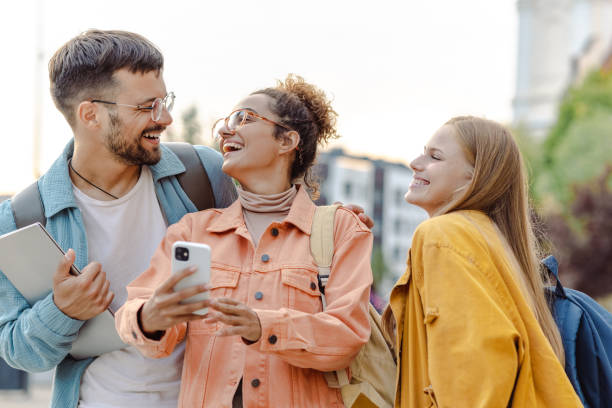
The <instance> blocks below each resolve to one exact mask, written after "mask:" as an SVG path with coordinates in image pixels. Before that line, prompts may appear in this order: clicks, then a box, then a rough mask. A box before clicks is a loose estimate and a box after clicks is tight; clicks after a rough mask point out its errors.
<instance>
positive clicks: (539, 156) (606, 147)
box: [518, 71, 612, 208]
mask: <svg viewBox="0 0 612 408" xmlns="http://www.w3.org/2000/svg"><path fill="white" fill-rule="evenodd" d="M518 133H519V141H520V139H521V138H520V134H521V132H520V130H519V132H518ZM611 133H612V75H610V73H605V72H602V71H595V72H593V73H591V74H590V75H589V76H588V77H587V78H586V79H585V80H584V82H583V83H582V84H581V85H579V86H576V87H574V88H572V89H570V90H569V91H568V92H567V94H566V96H565V97H564V99H563V101H562V102H561V106H560V108H559V118H558V120H557V123H556V124H555V126H554V127H553V128H552V129H551V130H550V132H549V134H548V136H547V137H546V139H545V140H544V141H543V142H542V143H541V144H539V146H538V145H537V144H534V143H533V142H531V143H527V145H526V146H522V150H523V154H524V156H525V157H526V161H527V162H528V165H529V167H531V178H532V186H531V187H532V188H531V192H532V196H533V197H534V198H535V199H536V200H537V201H540V203H543V204H544V206H545V207H546V206H549V205H550V204H551V203H556V207H557V208H568V207H569V205H570V203H571V202H572V201H573V199H574V193H573V191H572V189H571V186H572V185H573V184H576V183H583V182H586V181H588V180H592V179H593V178H595V177H597V176H598V175H599V174H601V173H602V171H603V170H604V168H605V166H606V164H608V163H610V162H612V137H611V136H612V135H611Z"/></svg>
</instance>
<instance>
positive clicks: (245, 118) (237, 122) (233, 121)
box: [212, 108, 294, 139]
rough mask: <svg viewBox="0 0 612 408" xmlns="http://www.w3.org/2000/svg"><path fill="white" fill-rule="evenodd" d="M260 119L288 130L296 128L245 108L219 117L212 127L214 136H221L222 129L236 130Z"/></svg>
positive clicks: (225, 130) (227, 130)
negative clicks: (224, 116)
mask: <svg viewBox="0 0 612 408" xmlns="http://www.w3.org/2000/svg"><path fill="white" fill-rule="evenodd" d="M258 119H259V120H263V121H264V122H268V123H271V124H273V125H276V126H280V127H282V128H283V129H286V130H294V129H292V128H290V127H289V126H287V125H284V124H282V123H278V122H275V121H273V120H271V119H268V118H266V117H264V116H261V115H259V114H257V113H255V112H253V111H252V110H249V109H244V108H243V109H237V110H235V111H233V112H232V113H230V114H229V116H228V117H226V118H221V119H218V120H217V121H216V122H215V123H214V125H213V127H212V137H213V139H216V138H217V137H220V136H221V132H222V131H224V132H235V131H236V130H238V129H240V128H241V127H242V126H244V125H246V124H247V123H250V122H254V121H256V120H258Z"/></svg>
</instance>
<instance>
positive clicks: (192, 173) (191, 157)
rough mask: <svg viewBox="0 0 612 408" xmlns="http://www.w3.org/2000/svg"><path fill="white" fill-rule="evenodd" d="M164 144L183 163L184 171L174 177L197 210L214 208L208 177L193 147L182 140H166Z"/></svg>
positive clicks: (213, 196) (213, 197) (213, 198)
mask: <svg viewBox="0 0 612 408" xmlns="http://www.w3.org/2000/svg"><path fill="white" fill-rule="evenodd" d="M164 145H165V146H167V147H168V148H170V150H172V152H173V153H174V154H176V155H177V156H178V158H179V159H180V160H181V162H183V164H184V165H185V168H186V170H185V172H184V173H181V174H179V175H177V176H176V177H177V179H178V182H179V184H180V185H181V187H182V188H183V190H184V191H185V194H187V197H189V199H190V200H191V202H193V204H194V205H195V206H196V208H197V209H198V211H202V210H206V209H208V208H214V207H215V195H214V193H213V190H212V187H211V185H210V179H209V178H208V173H206V169H205V168H204V166H203V165H202V162H201V161H200V156H199V155H198V153H197V152H196V150H195V148H194V147H193V146H192V145H190V144H189V143H184V142H166V143H164Z"/></svg>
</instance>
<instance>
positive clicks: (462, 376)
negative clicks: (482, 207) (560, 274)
mask: <svg viewBox="0 0 612 408" xmlns="http://www.w3.org/2000/svg"><path fill="white" fill-rule="evenodd" d="M390 304H391V308H392V310H393V314H394V316H395V319H396V322H397V337H396V344H397V345H398V347H396V348H397V350H398V362H399V364H398V380H397V381H398V384H397V395H396V403H395V406H396V407H409V408H412V407H414V408H416V407H418V408H422V407H432V406H433V407H469V408H476V407H487V408H490V407H508V406H513V407H554V408H563V407H581V406H582V404H581V403H580V400H579V399H578V397H577V395H576V393H575V392H574V389H573V388H572V385H571V383H570V382H569V380H568V379H567V376H566V375H565V372H564V370H563V367H562V366H561V364H560V362H559V361H558V360H557V358H556V356H555V354H554V352H553V350H552V347H551V346H550V344H549V342H548V340H547V339H546V337H545V336H544V333H543V332H542V330H541V328H540V326H539V324H538V322H537V321H536V318H535V316H534V314H533V313H532V312H531V310H530V308H529V306H528V304H527V302H526V300H525V298H524V297H523V295H522V293H521V290H520V288H519V286H518V283H517V282H516V280H515V277H514V273H513V272H512V269H511V267H510V264H509V261H508V259H507V257H506V256H505V252H504V248H503V245H502V243H501V241H500V239H499V237H498V235H497V233H496V229H495V226H494V224H493V222H492V221H491V220H490V219H489V218H488V217H487V216H486V215H485V214H484V213H482V212H479V211H457V212H453V213H450V214H446V215H442V216H438V217H434V218H431V219H429V220H427V221H425V222H424V223H423V224H421V225H420V226H419V228H418V229H417V231H416V232H415V234H414V237H413V241H412V249H411V250H410V255H409V258H408V266H407V269H406V273H405V274H404V275H403V276H402V277H401V278H400V279H399V281H398V282H397V284H396V285H395V287H394V288H393V291H392V292H391V299H390Z"/></svg>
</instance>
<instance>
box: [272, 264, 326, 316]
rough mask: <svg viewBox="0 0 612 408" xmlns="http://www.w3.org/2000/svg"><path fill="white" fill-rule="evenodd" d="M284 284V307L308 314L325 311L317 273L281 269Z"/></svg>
mask: <svg viewBox="0 0 612 408" xmlns="http://www.w3.org/2000/svg"><path fill="white" fill-rule="evenodd" d="M281 281H282V283H283V291H284V292H286V296H283V298H284V300H283V303H286V304H283V306H285V307H288V308H290V309H294V310H300V311H303V312H307V313H318V312H320V311H322V310H323V305H322V304H321V293H320V292H319V285H318V283H317V282H318V280H317V272H316V271H313V270H310V269H305V268H283V269H281Z"/></svg>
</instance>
